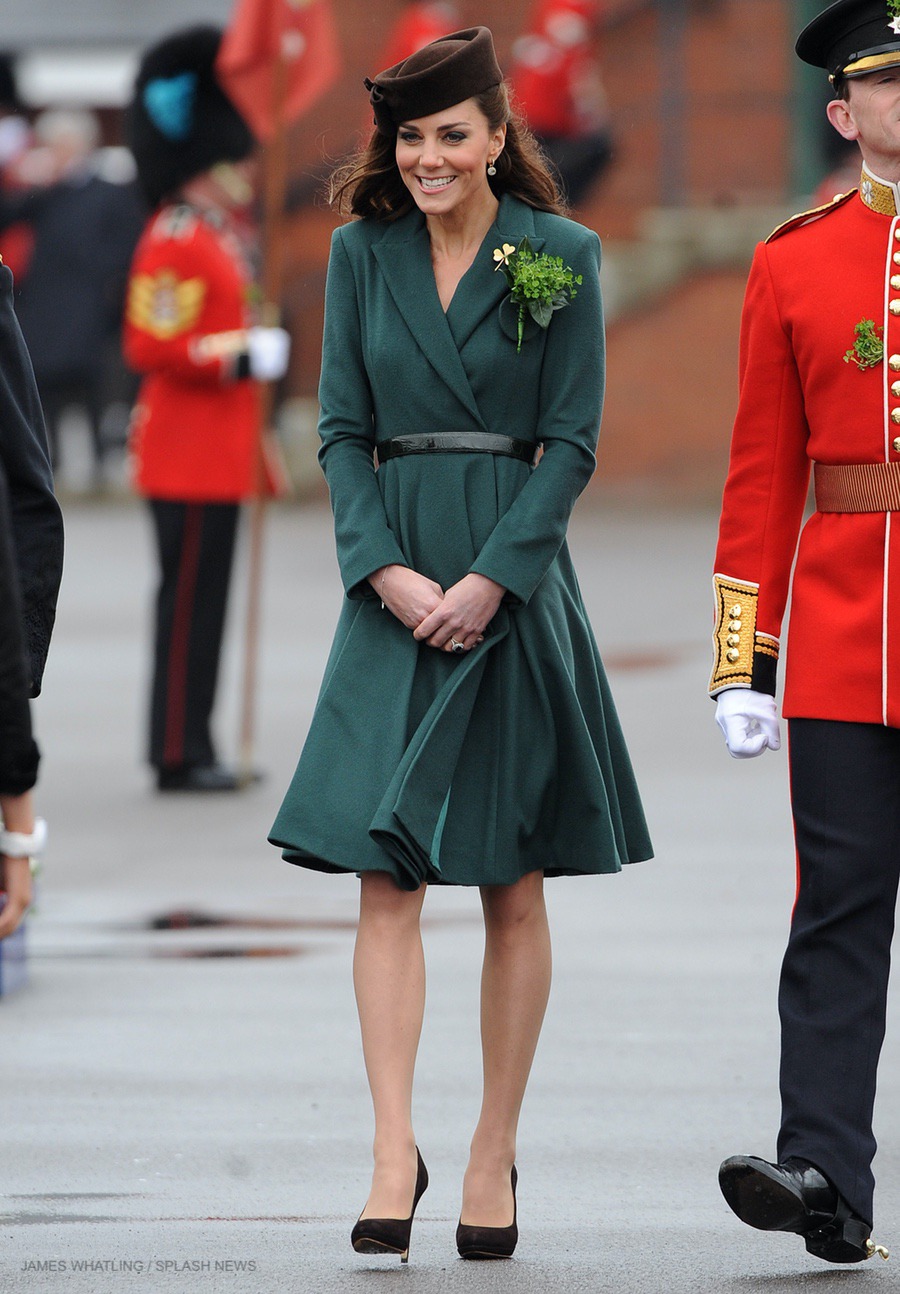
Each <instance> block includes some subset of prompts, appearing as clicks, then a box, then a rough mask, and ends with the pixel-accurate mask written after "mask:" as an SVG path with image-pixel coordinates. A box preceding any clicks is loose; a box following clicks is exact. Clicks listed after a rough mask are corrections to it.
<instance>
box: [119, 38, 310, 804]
mask: <svg viewBox="0 0 900 1294" xmlns="http://www.w3.org/2000/svg"><path fill="white" fill-rule="evenodd" d="M220 41H221V32H220V31H219V29H218V28H215V27H208V26H200V27H193V28H190V29H188V30H185V31H182V32H178V33H175V34H174V35H172V36H169V37H167V38H166V39H165V40H163V41H161V42H160V43H159V44H158V45H156V46H154V47H153V48H152V49H150V50H149V51H148V52H147V53H146V54H145V55H144V58H143V60H142V62H141V66H140V69H139V72H138V77H137V83H136V89H135V98H134V101H133V103H132V105H131V110H130V114H129V125H130V135H131V146H132V149H133V151H134V155H135V159H136V161H137V166H138V175H139V178H140V180H141V183H142V185H143V188H144V191H145V193H146V196H147V199H148V201H149V203H150V205H151V207H152V208H153V209H154V214H153V215H152V217H151V219H150V222H149V224H148V226H147V228H146V230H145V231H144V234H143V237H142V239H141V241H140V243H139V245H138V248H137V251H136V253H135V258H134V262H133V264H132V268H131V279H130V283H129V290H128V301H127V307H126V322H125V338H124V345H125V353H126V357H127V359H128V361H129V363H130V364H131V365H132V367H133V368H135V369H136V370H137V371H138V372H140V373H142V374H143V375H144V379H143V383H142V386H141V391H140V395H139V399H138V405H137V408H136V410H135V417H134V421H133V426H132V450H133V456H134V479H135V484H136V488H137V490H138V492H139V493H140V494H142V495H143V496H144V497H145V498H146V499H147V500H148V503H149V505H150V510H151V513H152V516H153V522H154V527H155V532H156V539H157V544H158V550H159V561H160V572H161V578H160V585H159V592H158V596H157V604H156V639H155V660H154V673H153V685H152V696H151V718H150V763H151V764H152V765H153V767H154V768H155V769H156V773H157V785H158V787H159V789H160V790H162V791H173V790H178V791H230V790H234V789H236V787H237V785H238V781H237V778H236V776H235V774H234V773H233V771H232V770H231V769H229V768H227V767H225V766H223V765H222V764H221V763H220V762H219V760H218V759H217V756H216V752H215V749H214V746H213V741H212V737H211V733H210V716H211V713H212V708H213V702H214V699H215V691H216V677H217V673H218V667H219V655H220V648H221V642H222V632H223V627H224V623H225V611H226V602H227V596H228V586H229V582H230V576H231V567H232V557H233V552H234V541H235V532H236V527H237V521H238V511H239V504H240V502H241V500H242V499H245V498H247V497H248V496H249V495H250V494H252V493H253V492H254V490H255V488H256V478H257V436H258V418H259V412H258V391H257V385H256V381H255V380H254V379H259V380H264V381H267V380H276V379H278V378H280V377H281V376H282V375H283V374H284V372H285V369H286V367H287V360H288V337H287V334H286V333H285V332H284V331H283V330H282V329H280V328H265V327H262V326H259V325H254V323H253V317H252V313H251V298H252V295H253V276H252V273H251V266H250V259H249V255H248V248H247V246H246V237H245V230H246V222H244V221H241V220H239V219H238V216H239V213H241V212H242V211H245V210H246V208H247V206H248V204H249V203H250V201H251V199H252V197H253V188H252V169H251V168H252V165H253V163H252V158H251V154H252V152H253V149H254V144H255V141H254V139H253V137H252V135H251V133H250V131H249V129H248V127H247V125H246V124H245V122H244V120H243V118H242V117H240V116H239V115H238V112H237V110H236V109H235V108H234V107H233V105H232V104H231V101H230V100H229V99H227V98H226V96H225V94H224V93H223V91H222V90H221V88H220V86H219V84H218V82H217V80H216V77H215V72H214V64H215V57H216V53H217V51H218V48H219V44H220Z"/></svg>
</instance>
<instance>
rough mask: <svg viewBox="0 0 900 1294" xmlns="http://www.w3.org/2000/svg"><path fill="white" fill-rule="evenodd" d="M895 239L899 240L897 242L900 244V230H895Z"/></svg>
mask: <svg viewBox="0 0 900 1294" xmlns="http://www.w3.org/2000/svg"><path fill="white" fill-rule="evenodd" d="M894 237H895V238H896V239H897V242H898V243H900V228H898V229H895V230H894Z"/></svg>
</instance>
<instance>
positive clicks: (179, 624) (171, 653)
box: [149, 499, 238, 768]
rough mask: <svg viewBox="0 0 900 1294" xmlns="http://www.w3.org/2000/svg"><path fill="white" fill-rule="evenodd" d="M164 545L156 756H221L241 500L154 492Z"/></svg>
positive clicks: (208, 759) (162, 759) (183, 760)
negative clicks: (224, 667) (175, 497)
mask: <svg viewBox="0 0 900 1294" xmlns="http://www.w3.org/2000/svg"><path fill="white" fill-rule="evenodd" d="M149 504H150V511H151V514H152V517H153V523H154V527H155V530H156V541H157V547H158V550H159V564H160V583H159V590H158V593H157V597H156V636H155V653H154V662H153V685H152V691H151V702H150V763H151V764H153V765H154V766H155V767H156V768H179V767H182V766H184V765H194V764H212V763H215V759H216V756H215V751H214V748H213V743H212V737H211V735H210V716H211V714H212V708H213V702H214V701H215V696H216V680H217V678H218V673H219V656H220V652H221V647H222V633H223V630H224V627H225V611H226V608H227V603H228V586H229V582H230V579H231V567H232V560H233V557H234V540H235V533H236V530H237V519H238V505H237V504H236V503H176V502H173V501H171V500H169V499H150V500H149Z"/></svg>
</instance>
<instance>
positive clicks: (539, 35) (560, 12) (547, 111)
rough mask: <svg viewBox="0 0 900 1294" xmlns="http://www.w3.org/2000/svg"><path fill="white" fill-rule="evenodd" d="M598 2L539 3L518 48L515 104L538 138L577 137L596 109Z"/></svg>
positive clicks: (515, 52) (550, 0)
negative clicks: (554, 136) (541, 136)
mask: <svg viewBox="0 0 900 1294" xmlns="http://www.w3.org/2000/svg"><path fill="white" fill-rule="evenodd" d="M600 13H601V5H600V4H599V3H598V0H537V4H536V5H535V7H534V9H533V11H532V13H531V15H530V17H529V21H528V26H527V28H526V30H525V32H524V33H523V35H521V36H520V37H519V38H518V40H517V41H516V42H515V44H514V46H513V51H512V54H513V65H512V68H511V70H510V81H511V82H512V86H513V91H514V93H515V98H516V102H517V104H518V106H519V108H520V109H521V111H522V113H523V114H524V116H525V119H526V120H527V122H528V125H529V126H530V127H531V129H532V130H533V131H535V132H536V133H537V134H539V135H561V136H564V137H568V136H572V135H578V134H580V133H581V132H582V131H584V130H585V129H586V128H587V127H589V126H590V125H591V124H592V121H593V117H594V113H595V108H596V90H595V78H596V58H597V50H596V47H595V45H596V42H595V37H594V31H595V28H596V25H597V23H598V20H599V17H600Z"/></svg>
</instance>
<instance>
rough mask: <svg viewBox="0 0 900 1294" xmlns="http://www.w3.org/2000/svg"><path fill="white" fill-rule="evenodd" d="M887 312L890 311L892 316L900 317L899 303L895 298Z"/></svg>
mask: <svg viewBox="0 0 900 1294" xmlns="http://www.w3.org/2000/svg"><path fill="white" fill-rule="evenodd" d="M888 310H890V312H891V314H892V315H900V301H898V300H897V298H896V297H895V298H894V300H893V301H892V302H891V303H890V305H889V306H888Z"/></svg>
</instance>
